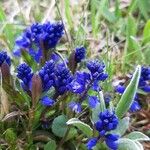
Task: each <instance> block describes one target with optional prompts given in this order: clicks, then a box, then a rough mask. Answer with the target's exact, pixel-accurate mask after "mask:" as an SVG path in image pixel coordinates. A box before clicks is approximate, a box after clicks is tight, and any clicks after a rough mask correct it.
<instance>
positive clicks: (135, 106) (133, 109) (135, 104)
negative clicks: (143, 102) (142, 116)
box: [130, 100, 141, 112]
mask: <svg viewBox="0 0 150 150" xmlns="http://www.w3.org/2000/svg"><path fill="white" fill-rule="evenodd" d="M140 109H141V106H140V104H139V102H138V101H137V100H134V101H133V103H132V105H131V106H130V111H131V112H136V111H138V110H140Z"/></svg>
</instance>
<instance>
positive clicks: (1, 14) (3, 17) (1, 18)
mask: <svg viewBox="0 0 150 150" xmlns="http://www.w3.org/2000/svg"><path fill="white" fill-rule="evenodd" d="M5 20H6V14H5V12H4V10H3V9H2V6H1V4H0V21H5Z"/></svg>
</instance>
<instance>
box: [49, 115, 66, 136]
mask: <svg viewBox="0 0 150 150" xmlns="http://www.w3.org/2000/svg"><path fill="white" fill-rule="evenodd" d="M66 122H67V117H66V116H64V115H60V116H58V117H56V118H55V119H54V121H53V123H52V132H53V133H54V134H55V135H56V136H58V137H64V135H65V133H66V132H67V124H66Z"/></svg>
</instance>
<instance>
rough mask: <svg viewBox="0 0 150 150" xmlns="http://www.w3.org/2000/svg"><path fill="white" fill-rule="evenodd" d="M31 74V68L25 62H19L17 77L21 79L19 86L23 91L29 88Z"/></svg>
mask: <svg viewBox="0 0 150 150" xmlns="http://www.w3.org/2000/svg"><path fill="white" fill-rule="evenodd" d="M32 76H33V73H32V70H31V68H30V66H28V65H27V64H26V63H23V64H20V65H19V66H18V67H17V77H18V78H19V79H20V80H21V81H22V82H21V86H22V88H23V89H24V90H25V91H29V90H30V89H31V79H32Z"/></svg>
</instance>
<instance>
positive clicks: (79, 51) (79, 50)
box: [75, 47, 86, 63]
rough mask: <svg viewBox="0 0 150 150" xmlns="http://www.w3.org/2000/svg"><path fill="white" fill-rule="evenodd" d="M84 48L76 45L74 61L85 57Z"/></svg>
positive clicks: (79, 60)
mask: <svg viewBox="0 0 150 150" xmlns="http://www.w3.org/2000/svg"><path fill="white" fill-rule="evenodd" d="M85 54H86V49H85V48H84V47H77V48H76V49H75V61H76V62H77V63H79V62H81V61H82V59H84V58H85Z"/></svg>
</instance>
